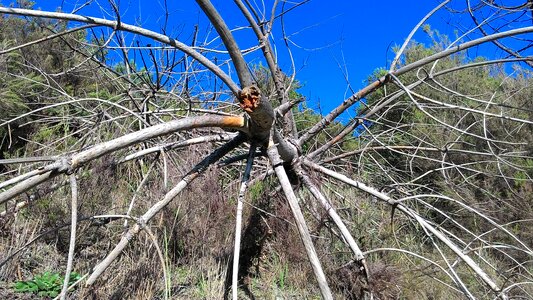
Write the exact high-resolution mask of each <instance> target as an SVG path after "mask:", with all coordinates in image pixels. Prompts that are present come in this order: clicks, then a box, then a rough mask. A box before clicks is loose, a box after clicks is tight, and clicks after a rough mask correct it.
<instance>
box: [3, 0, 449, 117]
mask: <svg viewBox="0 0 533 300" xmlns="http://www.w3.org/2000/svg"><path fill="white" fill-rule="evenodd" d="M84 2H85V1H72V0H70V1H57V0H56V1H54V0H37V1H36V7H39V8H42V9H43V10H56V9H57V8H58V7H60V6H61V7H62V10H63V11H66V12H69V11H70V10H72V8H73V5H76V4H81V3H84ZM252 2H253V1H252ZM2 3H3V4H4V5H6V4H7V3H8V1H2ZM118 3H119V6H120V12H121V14H122V16H123V21H124V22H128V23H136V24H138V25H142V26H143V27H146V28H149V29H152V30H155V31H158V32H161V30H162V28H163V27H164V24H165V21H166V22H167V34H169V35H172V36H175V37H178V39H180V40H182V41H187V40H190V37H191V35H190V33H191V32H192V30H193V28H194V25H195V24H197V23H199V24H200V27H201V28H202V27H203V28H205V27H206V26H205V25H207V24H208V22H207V20H206V18H205V17H204V16H203V14H202V13H201V11H200V10H199V8H198V7H197V5H196V3H195V2H194V1H193V0H186V1H185V0H173V1H172V0H168V1H167V3H166V4H165V2H164V1H161V0H159V1H157V0H156V1H138V0H130V1H128V0H121V1H120V2H118ZM213 3H214V5H215V6H216V7H217V8H218V9H219V11H220V12H221V14H222V16H223V17H224V18H225V19H226V21H227V23H228V25H229V27H230V29H234V28H237V27H239V26H243V25H246V21H245V20H244V18H243V17H242V16H241V15H240V14H239V13H238V11H237V9H236V7H235V4H234V3H233V1H230V0H218V1H213ZM256 3H258V4H259V5H261V3H262V2H261V1H256ZM438 3H439V1H436V0H427V1H420V0H408V1H401V3H399V2H398V1H392V0H382V1H342V0H329V1H323V0H314V1H310V2H309V3H307V4H305V5H302V6H300V7H298V8H296V9H295V10H293V11H292V12H290V13H289V14H287V15H286V17H285V31H286V33H287V34H288V35H289V36H290V38H291V50H292V51H293V56H294V58H295V66H296V70H297V75H296V78H297V79H298V80H299V81H300V82H301V83H302V84H303V87H302V88H301V89H300V92H301V93H302V94H304V95H305V96H307V97H308V98H309V99H310V100H311V101H310V103H317V102H316V101H317V100H320V103H321V107H322V109H323V111H327V110H328V109H330V108H332V107H335V106H336V105H338V104H339V103H340V102H342V100H343V99H345V98H346V97H348V96H349V95H350V90H349V89H348V82H349V84H350V85H351V87H352V88H353V89H354V90H357V89H358V88H361V87H362V86H363V84H364V80H365V79H366V77H367V76H368V75H369V74H370V73H371V72H372V71H373V70H374V69H376V68H378V67H385V66H386V65H387V63H388V62H390V60H391V59H392V58H393V52H392V51H391V49H390V48H391V47H393V46H396V45H401V43H403V41H404V39H405V37H407V35H408V34H409V32H410V31H411V29H412V28H413V26H414V25H416V24H417V23H418V22H419V20H420V19H421V18H423V17H424V16H425V15H426V13H427V12H429V11H430V10H431V9H433V7H435V6H436V5H438ZM165 5H167V6H166V7H167V8H168V12H169V15H168V19H167V20H165V14H164V11H165ZM287 5H289V4H287ZM268 10H270V8H268ZM79 13H81V14H85V15H89V16H98V17H105V18H109V19H113V18H114V16H113V14H112V13H111V12H110V10H109V6H108V3H107V1H99V2H98V1H94V3H92V4H91V5H89V6H88V7H85V8H83V9H82V10H80V12H79ZM452 17H453V16H450V15H448V14H438V15H436V16H434V17H432V18H431V19H430V20H429V21H428V23H429V24H431V26H432V28H437V29H439V30H440V31H441V32H443V33H445V34H449V35H453V28H452V27H450V26H447V25H446V23H447V22H450V18H452ZM274 29H275V30H274V41H275V44H276V46H277V47H276V48H277V50H278V57H279V61H280V65H281V67H282V69H283V70H284V71H285V72H290V71H291V63H290V60H289V56H288V53H287V51H286V49H285V46H284V43H283V40H282V35H281V31H280V24H279V22H278V23H276V27H275V28H274ZM241 32H242V31H239V32H238V33H237V34H236V36H237V38H238V41H239V42H240V43H241V45H240V46H241V48H243V49H244V48H247V47H250V46H253V45H254V44H255V43H256V40H255V39H254V38H253V36H250V35H247V34H244V33H241ZM204 33H205V31H204ZM210 36H211V37H213V36H214V34H213V33H211V34H210ZM424 38H425V36H424V34H423V33H421V34H419V35H416V36H415V39H418V40H423V39H424ZM249 59H251V60H253V61H254V62H257V61H256V60H255V59H254V58H251V57H249ZM345 76H347V77H348V82H347V80H346V78H345ZM312 105H313V104H312ZM315 108H316V107H315Z"/></svg>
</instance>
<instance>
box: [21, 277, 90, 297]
mask: <svg viewBox="0 0 533 300" xmlns="http://www.w3.org/2000/svg"><path fill="white" fill-rule="evenodd" d="M80 278H81V275H80V274H78V273H76V272H72V273H70V277H69V281H68V282H69V285H71V284H73V283H75V282H76V281H78V280H79V279H80ZM63 280H64V278H63V277H61V275H59V273H55V272H54V273H52V272H44V273H42V274H40V275H35V277H33V279H31V280H26V281H17V282H16V283H15V285H14V289H15V292H17V293H33V294H37V295H38V296H39V297H52V298H53V297H56V296H57V295H59V292H61V287H62V285H63Z"/></svg>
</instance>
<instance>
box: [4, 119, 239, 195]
mask: <svg viewBox="0 0 533 300" xmlns="http://www.w3.org/2000/svg"><path fill="white" fill-rule="evenodd" d="M246 125H247V124H246V122H245V118H244V117H242V116H232V117H228V116H213V115H211V116H200V117H192V118H185V119H179V120H175V121H170V122H167V123H162V124H158V125H154V126H151V127H148V128H145V129H142V130H139V131H136V132H132V133H129V134H126V135H124V136H121V137H119V138H116V139H113V140H110V141H107V142H104V143H101V144H98V145H95V146H93V147H91V148H89V149H87V150H85V151H82V152H79V153H77V154H74V155H72V156H71V157H70V158H67V157H64V158H60V159H59V160H58V163H54V164H52V165H53V166H54V168H53V169H51V170H50V171H47V172H46V173H44V174H41V175H37V176H33V177H30V178H28V179H26V180H24V181H22V182H20V183H19V184H17V185H15V186H14V187H12V188H11V189H9V190H7V191H5V192H2V193H0V204H1V203H4V202H6V201H7V200H9V199H11V198H13V197H16V196H17V195H19V194H21V193H23V192H25V191H27V190H29V189H31V188H33V187H35V186H37V185H39V184H41V183H43V182H45V181H47V180H49V179H51V178H53V177H55V176H57V175H59V174H61V173H65V172H71V171H72V170H74V169H76V168H79V167H81V166H83V165H84V164H86V163H88V162H90V161H92V160H94V159H96V158H98V157H101V156H103V155H106V154H109V153H112V152H114V151H117V150H120V149H123V148H125V147H128V146H130V145H133V144H136V143H140V142H143V141H145V140H148V139H151V138H155V137H158V136H162V135H167V134H170V133H174V132H177V131H180V130H189V129H193V128H199V127H222V128H232V129H240V130H243V131H246ZM55 165H57V166H55ZM45 168H46V167H45Z"/></svg>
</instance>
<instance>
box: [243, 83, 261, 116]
mask: <svg viewBox="0 0 533 300" xmlns="http://www.w3.org/2000/svg"><path fill="white" fill-rule="evenodd" d="M260 103H261V91H259V88H258V87H256V86H254V85H252V86H247V87H245V88H243V89H242V91H240V92H239V106H240V107H241V108H242V109H243V110H244V111H246V112H249V113H251V112H253V111H254V110H255V109H256V108H257V107H258V106H259V104H260Z"/></svg>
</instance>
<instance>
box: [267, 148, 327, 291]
mask: <svg viewBox="0 0 533 300" xmlns="http://www.w3.org/2000/svg"><path fill="white" fill-rule="evenodd" d="M267 153H268V157H269V159H270V161H271V163H272V166H273V167H274V171H275V172H276V175H277V176H278V179H279V182H280V184H281V187H282V189H283V192H284V193H285V196H286V197H287V201H288V202H289V206H290V208H291V211H292V214H293V216H294V221H295V222H296V226H297V227H298V232H299V233H300V238H301V239H302V243H303V244H304V247H305V251H306V252H307V257H308V258H309V262H310V263H311V267H312V268H313V272H314V273H315V277H316V280H317V281H318V286H319V287H320V292H321V294H322V298H323V299H333V296H332V295H331V290H330V289H329V286H328V283H327V281H326V275H324V271H323V270H322V266H321V264H320V260H319V259H318V255H317V254H316V250H315V247H314V246H313V241H312V240H311V235H310V234H309V228H307V224H306V223H305V219H304V215H303V213H302V211H301V209H300V206H299V204H298V199H297V198H296V195H295V194H294V191H293V190H292V186H291V184H290V182H289V178H288V177H287V173H286V172H285V168H283V161H282V160H281V158H280V156H279V154H278V150H277V148H276V146H275V145H274V143H273V142H271V143H270V145H269V147H268V150H267Z"/></svg>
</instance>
